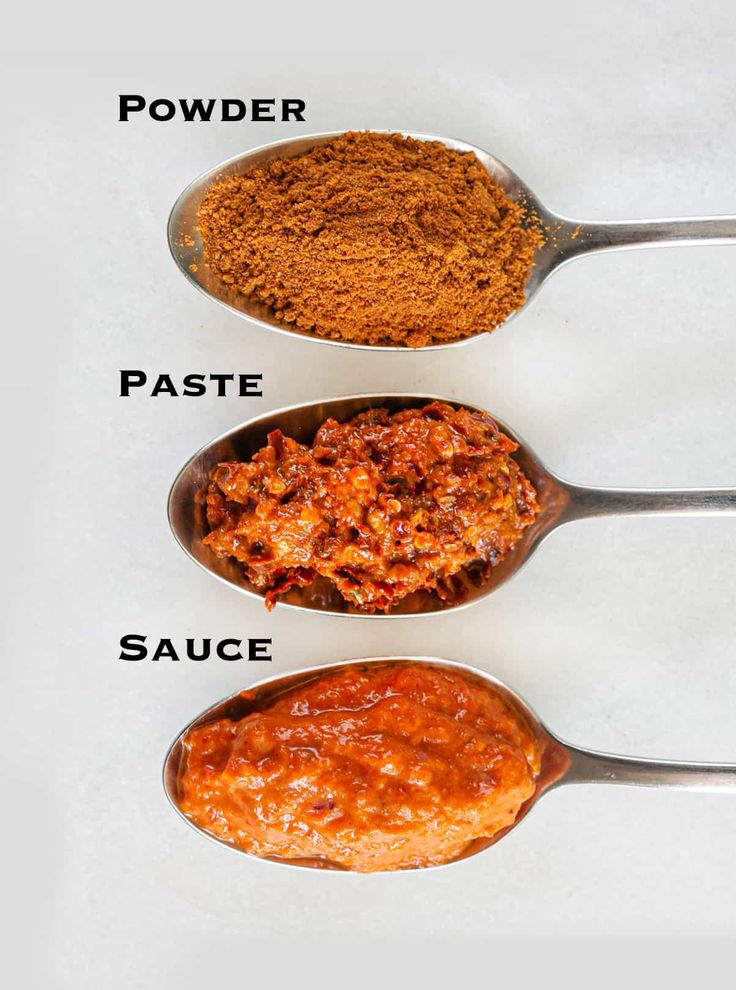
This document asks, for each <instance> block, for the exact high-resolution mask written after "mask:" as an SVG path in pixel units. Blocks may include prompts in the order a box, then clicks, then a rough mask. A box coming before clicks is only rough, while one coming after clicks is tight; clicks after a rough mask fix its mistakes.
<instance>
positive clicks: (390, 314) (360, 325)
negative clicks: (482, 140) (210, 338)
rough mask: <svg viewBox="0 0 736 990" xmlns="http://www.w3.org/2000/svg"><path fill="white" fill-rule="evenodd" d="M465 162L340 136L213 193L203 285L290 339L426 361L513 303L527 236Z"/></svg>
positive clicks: (369, 136)
mask: <svg viewBox="0 0 736 990" xmlns="http://www.w3.org/2000/svg"><path fill="white" fill-rule="evenodd" d="M522 219H523V210H522V208H521V206H519V205H518V204H516V203H514V202H512V201H511V200H509V199H508V198H507V197H506V195H505V193H504V192H503V190H502V189H501V188H500V186H498V185H497V184H496V183H495V182H494V181H493V179H492V178H491V177H490V175H489V174H488V172H486V170H485V169H484V168H483V166H482V165H481V164H480V162H479V161H478V159H477V158H476V156H475V155H474V154H472V153H461V152H458V151H454V150H451V149H449V148H446V147H445V146H444V145H443V144H440V143H439V142H436V141H431V142H430V141H416V140H414V139H413V138H404V137H402V136H401V135H399V134H378V133H371V132H363V133H355V132H348V133H346V134H342V135H340V136H339V137H337V138H334V139H333V140H331V141H329V142H328V143H327V144H323V145H320V146H318V147H316V148H313V149H312V150H310V151H308V152H306V153H304V154H301V155H298V156H297V157H295V158H288V159H276V160H274V161H271V162H269V163H268V164H266V165H264V166H261V167H259V168H256V169H253V170H252V171H250V172H248V173H246V174H245V175H239V176H232V177H229V178H226V179H224V180H222V181H220V182H217V183H216V184H214V185H213V186H212V187H211V188H210V189H209V190H208V191H207V193H206V195H205V197H204V199H203V202H202V205H201V207H200V211H199V229H200V233H201V236H202V241H203V245H204V251H205V257H206V260H207V262H208V264H209V267H210V269H211V271H212V272H213V274H214V275H215V276H216V277H217V278H218V279H220V280H221V281H222V282H224V283H225V284H227V285H228V286H230V287H231V288H232V289H235V290H237V291H239V292H242V293H244V294H246V295H249V296H253V297H256V298H257V299H258V300H260V301H261V302H263V303H266V304H267V305H268V306H269V307H271V309H272V310H273V311H274V313H275V315H276V316H277V318H278V319H280V320H282V321H284V322H285V323H286V324H287V325H288V324H291V325H293V326H295V327H297V328H299V329H301V330H307V331H311V332H313V333H316V334H319V335H320V336H324V337H330V338H332V339H335V340H345V341H351V342H354V343H360V344H393V345H396V344H399V345H407V346H409V347H424V346H426V345H428V344H434V343H443V342H447V341H451V340H458V339H460V338H462V337H468V336H471V335H473V334H477V333H482V332H484V331H491V330H493V329H494V328H495V327H497V326H498V325H499V324H500V323H503V322H504V320H506V319H507V317H508V316H510V315H511V313H513V312H514V311H515V310H517V309H518V308H519V307H520V306H521V305H522V304H523V302H524V287H525V285H526V282H527V279H528V277H529V272H530V270H531V267H532V264H533V261H534V253H535V251H536V248H537V247H538V245H539V244H540V242H541V238H540V235H539V233H538V231H536V230H534V229H531V230H529V229H525V228H524V226H523V225H522Z"/></svg>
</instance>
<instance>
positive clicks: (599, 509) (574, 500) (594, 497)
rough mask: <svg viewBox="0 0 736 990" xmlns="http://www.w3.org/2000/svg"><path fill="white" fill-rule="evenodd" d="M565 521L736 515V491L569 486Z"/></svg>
mask: <svg viewBox="0 0 736 990" xmlns="http://www.w3.org/2000/svg"><path fill="white" fill-rule="evenodd" d="M568 492H569V496H570V499H569V502H568V504H567V507H566V509H565V511H564V515H563V521H564V522H570V521H572V520H573V519H587V518H590V517H592V516H664V515H678V516H707V515H713V514H716V513H720V514H722V515H728V516H734V515H736V488H702V489H699V488H682V489H674V488H660V489H657V488H587V487H585V486H584V485H569V486H568Z"/></svg>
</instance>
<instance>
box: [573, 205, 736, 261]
mask: <svg viewBox="0 0 736 990" xmlns="http://www.w3.org/2000/svg"><path fill="white" fill-rule="evenodd" d="M565 227H566V230H565V233H566V235H567V236H566V237H563V238H562V239H561V240H560V242H559V243H560V247H561V249H562V253H563V256H564V260H565V261H569V260H571V259H572V258H576V257H578V256H579V255H581V254H588V253H590V252H592V251H621V250H625V249H627V248H645V247H655V246H656V247H672V246H676V245H678V244H734V243H736V216H719V217H693V218H690V219H685V218H675V219H669V220H622V221H617V220H603V221H581V222H580V223H577V222H576V221H574V220H568V221H566V224H565Z"/></svg>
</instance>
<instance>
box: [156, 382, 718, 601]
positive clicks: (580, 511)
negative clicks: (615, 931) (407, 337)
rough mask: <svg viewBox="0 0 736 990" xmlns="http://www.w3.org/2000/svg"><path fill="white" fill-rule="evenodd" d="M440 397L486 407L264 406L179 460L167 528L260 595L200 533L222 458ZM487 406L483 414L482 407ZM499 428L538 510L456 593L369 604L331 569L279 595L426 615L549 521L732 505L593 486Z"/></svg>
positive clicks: (484, 577)
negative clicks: (558, 470) (352, 598)
mask: <svg viewBox="0 0 736 990" xmlns="http://www.w3.org/2000/svg"><path fill="white" fill-rule="evenodd" d="M433 402H441V403H444V404H445V405H447V406H450V407H452V408H453V409H465V410H469V411H471V412H476V413H481V414H483V411H482V410H479V409H478V408H477V407H474V406H471V405H468V404H467V403H464V404H461V403H458V402H453V401H450V400H448V399H441V398H438V397H437V396H431V395H399V394H388V395H356V396H346V397H343V398H337V399H329V400H324V401H319V402H313V403H308V404H306V405H298V406H289V407H286V408H283V409H277V410H275V411H274V412H269V413H266V414H264V415H262V416H258V417H256V418H254V419H251V420H249V421H248V422H246V423H244V424H242V425H241V426H237V427H235V429H233V430H230V431H229V432H228V433H225V434H223V435H222V436H221V437H218V438H217V439H216V440H213V441H212V442H211V443H209V444H207V445H206V446H205V447H203V448H202V449H201V450H200V451H198V452H197V453H196V454H195V455H194V456H193V457H192V458H191V459H190V460H189V461H188V462H187V464H186V465H185V466H184V467H183V468H182V470H181V471H180V472H179V475H178V476H177V478H176V480H175V481H174V484H173V486H172V489H171V492H170V494H169V503H168V514H169V523H170V525H171V529H172V531H173V533H174V536H175V537H176V539H177V541H178V542H179V544H180V546H181V547H182V549H183V550H184V551H185V552H186V553H187V554H188V556H189V557H191V558H192V560H194V561H195V563H197V564H199V565H200V567H202V568H204V569H205V570H206V571H208V572H209V573H210V574H212V575H213V576H214V577H216V578H218V579H219V580H221V581H224V582H225V583H227V584H230V585H232V586H233V587H234V588H236V589H237V590H238V591H241V592H243V593H244V594H247V595H250V596H251V597H258V598H260V599H261V600H263V599H264V598H266V597H267V594H268V589H265V590H264V589H259V588H256V587H255V586H254V585H253V584H252V583H251V582H250V581H249V580H248V578H247V577H246V576H245V574H244V570H243V567H242V565H241V564H240V563H239V562H238V561H236V560H235V559H234V558H233V557H218V556H216V555H215V554H214V553H213V552H212V551H211V550H210V549H209V547H208V546H206V545H205V544H204V543H203V540H204V538H205V537H206V536H207V535H208V534H209V533H210V526H209V523H208V519H207V505H206V499H207V491H208V487H209V485H210V479H211V473H212V471H213V469H215V468H216V467H217V465H218V464H220V463H222V462H228V461H249V460H250V459H251V457H252V456H253V455H254V454H255V453H256V452H257V451H258V450H260V449H261V448H263V447H264V445H266V444H267V441H268V437H269V434H272V435H273V434H274V432H276V434H277V436H281V435H283V436H284V437H291V438H293V439H294V440H296V441H298V442H299V443H302V444H310V443H311V442H312V440H313V439H314V436H315V434H316V432H317V431H318V429H319V428H320V427H321V426H322V424H323V423H324V422H325V420H328V419H334V420H336V421H337V422H338V423H344V422H346V421H348V420H350V419H352V418H353V417H355V416H357V415H359V414H361V413H365V412H367V411H368V410H371V409H386V410H388V412H389V413H396V412H399V411H401V410H408V409H419V408H423V407H424V406H426V405H428V404H430V403H433ZM483 415H487V414H483ZM493 422H494V423H495V425H496V426H497V428H498V429H499V430H500V431H501V432H502V433H503V434H505V435H506V436H507V437H508V438H510V440H512V441H513V442H514V443H515V444H517V445H518V449H516V451H515V452H513V453H512V454H511V455H510V456H511V457H512V458H513V459H514V460H515V461H516V463H517V464H518V466H519V468H520V469H521V472H522V473H523V475H524V476H525V478H526V479H528V481H529V482H530V483H531V485H532V486H533V488H534V490H535V492H536V501H537V504H538V507H539V509H538V512H537V513H536V515H535V516H534V519H533V522H532V523H531V524H530V525H527V526H526V527H525V528H524V529H523V532H522V533H521V535H520V537H519V539H518V542H516V544H515V545H514V547H513V549H511V550H509V551H508V552H507V553H506V554H505V555H504V556H503V557H501V559H500V560H498V561H497V562H495V563H494V561H493V560H485V561H483V560H479V561H478V562H477V566H476V565H475V564H472V565H470V566H468V567H466V568H464V569H463V571H461V572H460V574H459V575H457V576H456V579H455V578H453V581H454V588H453V594H452V595H450V596H448V595H446V596H445V597H443V598H441V597H439V595H438V594H436V593H435V592H434V591H425V590H422V591H416V592H413V593H412V594H410V595H407V596H406V597H405V598H403V599H401V600H400V601H399V602H398V603H397V604H395V605H392V606H391V607H390V608H389V609H388V610H387V611H383V612H374V613H366V612H365V611H362V610H361V608H360V607H359V606H358V605H356V604H353V603H351V602H349V601H348V600H347V599H346V598H344V597H343V596H342V595H341V594H340V593H339V592H338V591H337V588H336V587H335V585H334V584H332V582H331V581H329V580H327V579H326V578H322V577H319V576H318V577H317V578H316V579H314V580H311V581H310V582H309V583H306V584H305V585H304V586H299V585H298V584H293V585H291V586H289V587H286V588H285V589H284V590H283V592H279V593H278V602H279V604H283V605H285V606H287V607H289V608H298V609H303V610H310V611H318V612H325V613H328V614H332V615H345V614H351V615H363V616H366V615H367V616H368V617H369V618H371V617H373V618H375V617H378V618H393V617H396V616H407V615H425V614H427V613H430V612H439V611H446V610H448V609H452V608H461V607H465V606H467V605H471V604H473V603H474V602H477V601H479V600H480V599H481V598H484V597H485V596H486V595H489V594H491V593H492V592H493V591H495V590H496V589H497V588H498V587H500V586H501V585H502V584H503V583H504V582H505V581H507V580H509V578H511V577H512V576H513V575H514V574H516V572H517V571H519V570H520V569H521V567H522V566H523V565H524V564H525V563H526V562H527V561H528V560H529V558H530V557H531V556H532V555H533V554H534V552H535V551H536V549H537V548H538V547H539V545H540V544H541V543H542V541H543V540H544V539H546V537H547V536H549V534H550V533H552V532H553V530H555V529H557V528H559V527H560V526H563V525H565V524H566V523H569V522H574V521H575V520H578V519H587V518H592V517H595V516H616V515H650V516H658V515H669V514H675V515H689V516H701V515H708V514H717V513H720V514H724V515H731V516H733V515H736V490H735V489H726V488H706V489H702V490H699V489H682V490H673V489H628V488H591V487H586V486H583V485H577V484H573V483H571V482H568V481H563V480H562V479H561V478H559V477H557V475H556V474H554V473H553V472H552V471H550V470H548V469H547V468H546V467H545V466H544V464H543V463H542V462H541V461H540V460H539V458H538V457H537V455H536V454H535V453H534V452H533V451H532V450H531V448H530V447H529V446H528V445H527V444H526V443H525V442H524V441H523V440H522V439H521V438H520V437H519V436H518V434H516V433H515V432H514V431H513V430H512V429H511V428H510V427H509V426H508V425H506V424H505V423H503V422H501V421H500V420H498V419H496V418H495V417H494V420H493Z"/></svg>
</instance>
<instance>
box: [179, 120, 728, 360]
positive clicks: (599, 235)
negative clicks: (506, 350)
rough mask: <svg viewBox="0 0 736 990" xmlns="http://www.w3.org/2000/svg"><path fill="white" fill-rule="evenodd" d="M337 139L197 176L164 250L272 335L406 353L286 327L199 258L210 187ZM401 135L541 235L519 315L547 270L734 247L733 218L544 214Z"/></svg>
mask: <svg viewBox="0 0 736 990" xmlns="http://www.w3.org/2000/svg"><path fill="white" fill-rule="evenodd" d="M340 133H342V132H340V131H335V132H331V133H327V134H307V135H302V136H300V137H296V138H288V139H286V140H285V141H277V142H275V143H274V144H268V145H265V146H263V147H260V148H254V149H253V150H251V151H248V152H246V153H245V154H242V155H237V156H236V157H235V158H230V159H228V160H227V161H224V162H221V163H220V164H219V165H216V166H215V167H214V168H211V169H210V170H209V171H207V172H205V173H204V174H203V175H200V176H199V177H198V178H196V179H195V180H194V181H193V182H192V183H191V184H190V185H188V186H187V188H186V189H185V190H184V191H183V192H182V193H181V195H180V196H179V198H178V199H177V201H176V203H175V204H174V206H173V209H172V211H171V215H170V217H169V223H168V239H169V248H170V250H171V254H172V256H173V258H174V261H175V262H176V264H177V265H178V267H179V269H180V271H181V272H182V274H183V275H184V276H185V278H186V279H187V280H188V281H189V282H190V283H191V284H193V285H194V286H195V287H196V288H197V289H199V290H200V291H201V292H202V293H204V295H206V296H209V298H210V299H213V300H215V302H218V303H220V305H222V306H225V307H226V308H227V309H229V310H230V311H231V312H233V313H235V314H237V315H238V316H242V317H246V318H247V319H249V320H250V321H251V322H253V323H256V324H258V326H260V327H263V328H265V329H267V330H274V331H276V332H277V333H288V334H291V335H294V334H297V335H299V336H301V337H303V338H306V339H307V340H316V341H317V342H319V343H322V344H332V345H335V346H338V347H357V348H361V349H363V350H381V351H406V350H407V349H408V348H406V347H403V346H398V345H376V344H356V343H353V342H352V341H343V340H332V339H330V338H327V337H322V336H320V335H319V334H317V333H314V332H312V331H307V330H300V329H295V328H294V326H293V325H291V324H285V323H283V322H280V321H279V320H278V319H277V317H276V316H275V314H274V313H273V312H272V311H271V310H270V309H269V307H268V306H266V305H265V304H263V303H261V302H260V301H259V300H257V299H252V298H250V297H248V296H245V295H243V294H242V293H237V292H234V291H233V290H232V289H231V288H230V287H229V286H227V285H225V284H224V283H223V282H221V281H220V280H219V279H217V278H216V277H215V276H214V275H213V274H212V273H211V272H210V270H209V268H208V266H207V263H206V260H205V257H204V251H203V247H202V241H201V238H200V235H199V231H198V229H197V224H198V213H199V207H200V204H201V202H202V199H203V198H204V196H205V194H206V192H207V190H208V189H209V187H210V186H211V185H213V184H214V183H215V182H218V181H221V180H222V179H225V178H227V177H229V176H232V175H242V174H243V173H245V172H248V171H249V170H250V169H252V168H257V167H259V166H262V165H265V164H266V163H267V162H270V161H272V160H273V159H274V158H293V157H295V156H296V155H301V154H304V153H305V152H307V151H309V150H310V149H311V148H315V147H317V146H319V145H321V144H326V143H327V142H328V141H330V140H332V139H333V138H335V137H338V136H339V134H340ZM401 133H402V134H403V135H404V137H410V138H414V139H415V140H417V141H439V142H440V143H441V144H444V145H445V147H447V148H450V149H452V150H454V151H459V152H463V153H473V154H475V156H476V158H477V159H478V161H479V162H480V164H481V165H482V166H483V168H485V170H486V171H487V172H488V173H489V174H490V176H491V178H492V179H494V181H495V182H497V183H498V185H499V186H501V188H502V189H503V190H504V192H505V193H506V195H507V196H508V197H509V198H510V199H511V200H513V201H514V202H517V203H519V204H520V205H521V207H522V208H523V210H524V215H525V219H524V223H525V225H526V226H527V227H534V228H536V229H538V230H540V231H541V232H542V235H543V237H544V244H543V245H542V246H541V247H540V248H539V249H538V250H537V252H536V255H535V260H534V265H533V267H532V270H531V272H530V275H529V279H528V281H527V284H526V288H525V293H526V298H525V301H524V305H523V306H522V307H521V309H524V308H526V306H528V305H529V303H530V302H531V301H532V299H533V298H534V296H535V295H536V294H537V292H538V291H539V289H540V288H541V287H542V285H543V284H544V283H545V282H546V281H547V279H548V278H549V277H550V276H551V275H552V274H553V273H554V272H556V271H557V270H558V269H559V268H561V267H562V266H563V265H566V264H567V263H568V262H570V261H574V260H575V259H576V258H580V257H582V256H584V255H586V254H592V253H597V252H600V251H620V250H623V249H628V248H645V247H656V246H672V245H678V244H685V245H689V244H733V243H736V216H712V217H694V218H689V219H683V218H669V219H664V220H624V221H615V220H593V221H582V220H581V221H578V220H570V219H568V218H567V217H563V216H560V215H559V214H557V213H554V212H553V211H552V210H549V209H547V207H545V206H544V205H543V204H542V203H541V202H540V201H539V200H538V199H537V197H536V196H535V194H534V193H533V192H532V190H531V189H530V188H529V187H528V186H527V185H526V183H525V182H523V181H522V180H521V179H520V178H519V176H518V175H516V173H514V172H513V171H512V170H511V169H510V168H509V167H508V166H507V165H505V164H504V163H503V162H502V161H501V160H500V159H499V158H496V157H495V156H494V155H491V154H489V153H488V152H487V151H484V150H483V149H482V148H477V147H476V146H475V145H472V144H468V143H467V142H466V141H458V140H455V139H453V138H446V137H437V136H436V135H434V134H415V133H412V132H411V131H402V132H401ZM521 309H520V310H517V312H516V313H512V314H511V316H509V317H508V319H507V320H506V321H505V322H506V323H508V321H509V320H510V319H513V317H514V316H516V315H517V314H518V313H519V312H521ZM486 336H487V335H486V334H485V333H479V334H475V335H474V336H470V337H464V338H462V339H459V340H454V341H450V342H448V343H444V344H432V345H428V346H427V347H424V348H419V349H420V350H440V349H441V348H445V347H456V346H461V345H463V344H468V343H470V342H471V341H474V340H478V339H479V338H481V337H486Z"/></svg>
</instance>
